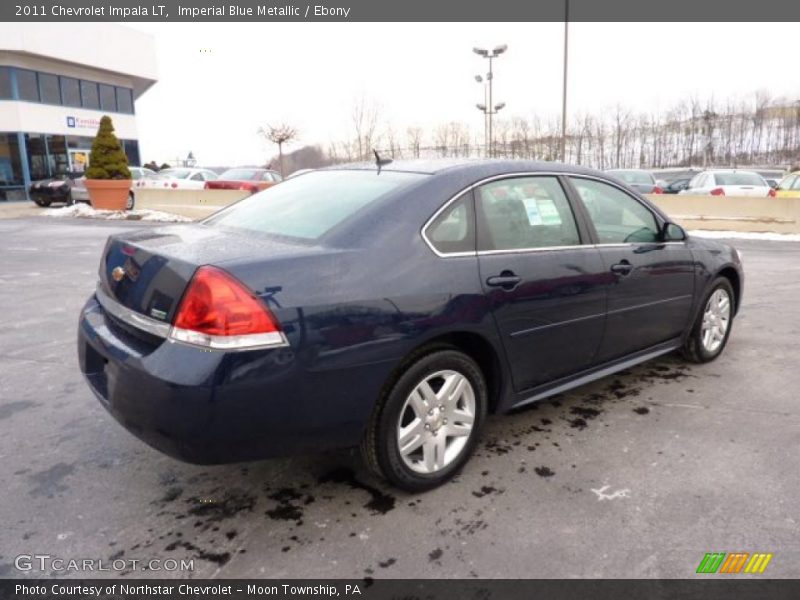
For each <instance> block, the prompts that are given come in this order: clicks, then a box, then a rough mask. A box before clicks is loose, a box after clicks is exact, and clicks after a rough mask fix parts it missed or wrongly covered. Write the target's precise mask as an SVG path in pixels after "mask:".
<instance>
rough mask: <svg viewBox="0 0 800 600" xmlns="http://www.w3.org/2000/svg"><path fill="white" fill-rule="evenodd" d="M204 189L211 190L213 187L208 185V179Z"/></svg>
mask: <svg viewBox="0 0 800 600" xmlns="http://www.w3.org/2000/svg"><path fill="white" fill-rule="evenodd" d="M203 189H204V190H210V189H211V187H210V186H209V185H208V182H207V181H206V183H205V185H203Z"/></svg>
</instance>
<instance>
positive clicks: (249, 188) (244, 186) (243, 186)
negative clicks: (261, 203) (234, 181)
mask: <svg viewBox="0 0 800 600" xmlns="http://www.w3.org/2000/svg"><path fill="white" fill-rule="evenodd" d="M239 189H240V190H243V191H248V192H251V193H252V192H255V191H256V188H255V186H254V185H253V184H251V183H243V184H241V185H240V186H239Z"/></svg>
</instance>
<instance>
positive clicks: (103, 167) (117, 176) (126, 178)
mask: <svg viewBox="0 0 800 600" xmlns="http://www.w3.org/2000/svg"><path fill="white" fill-rule="evenodd" d="M86 189H87V190H88V191H89V200H90V201H91V203H92V206H93V207H94V208H100V209H106V210H125V208H127V207H128V200H129V196H130V190H131V172H130V170H129V169H128V157H127V156H126V155H125V151H124V150H123V149H122V144H120V143H119V140H118V139H117V136H116V135H114V125H113V124H112V122H111V117H109V116H104V117H103V118H102V119H100V127H99V128H98V130H97V135H96V136H95V138H94V141H93V142H92V151H91V152H90V153H89V168H88V169H86Z"/></svg>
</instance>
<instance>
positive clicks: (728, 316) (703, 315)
mask: <svg viewBox="0 0 800 600" xmlns="http://www.w3.org/2000/svg"><path fill="white" fill-rule="evenodd" d="M734 302H735V296H734V293H733V286H731V282H730V281H729V280H728V279H727V278H725V277H717V279H715V280H714V282H713V283H712V284H711V289H710V290H709V292H708V294H706V297H705V298H704V300H703V305H702V306H703V308H702V310H701V311H700V314H698V315H697V320H696V321H695V323H694V325H693V326H692V330H691V332H690V333H689V336H688V337H687V338H686V342H685V343H684V346H683V355H684V357H685V358H686V359H688V360H690V361H692V362H696V363H706V362H711V361H712V360H714V359H715V358H717V357H718V356H719V355H720V354H722V351H723V350H724V349H725V345H726V344H727V343H728V337H730V334H731V328H732V326H733V312H734Z"/></svg>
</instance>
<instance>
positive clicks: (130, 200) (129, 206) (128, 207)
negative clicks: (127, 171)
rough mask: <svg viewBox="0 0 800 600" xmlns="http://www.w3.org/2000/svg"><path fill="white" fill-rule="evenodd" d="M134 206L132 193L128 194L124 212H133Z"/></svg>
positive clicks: (134, 200)
mask: <svg viewBox="0 0 800 600" xmlns="http://www.w3.org/2000/svg"><path fill="white" fill-rule="evenodd" d="M135 204H136V199H135V198H134V197H133V192H128V203H127V204H126V205H125V210H133V207H134V205H135Z"/></svg>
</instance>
